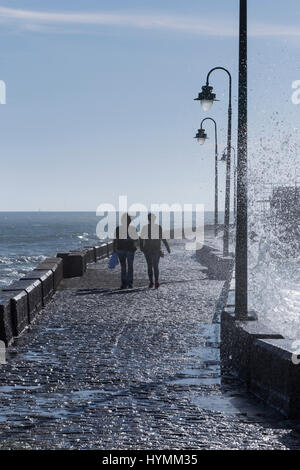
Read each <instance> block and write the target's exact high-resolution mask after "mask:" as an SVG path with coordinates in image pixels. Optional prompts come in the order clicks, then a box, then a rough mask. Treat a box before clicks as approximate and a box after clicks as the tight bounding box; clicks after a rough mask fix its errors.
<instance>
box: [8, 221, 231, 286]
mask: <svg viewBox="0 0 300 470" xmlns="http://www.w3.org/2000/svg"><path fill="white" fill-rule="evenodd" d="M213 219H214V213H213V212H206V213H205V223H206V224H212V223H213ZM99 220H100V218H99V217H97V216H96V214H95V213H94V212H0V288H1V287H3V286H6V285H9V284H10V283H11V282H12V281H14V280H16V279H19V278H20V277H22V275H24V274H26V273H27V272H28V271H30V270H31V269H33V268H34V267H35V266H37V265H38V264H39V263H40V262H41V261H43V260H44V259H45V258H46V257H49V256H56V254H57V253H58V252H62V251H69V250H72V249H79V248H81V247H84V246H85V245H95V244H97V243H99V241H100V240H99V239H98V237H97V235H96V227H97V224H98V222H99ZM222 220H223V214H222V213H221V214H220V222H221V221H222Z"/></svg>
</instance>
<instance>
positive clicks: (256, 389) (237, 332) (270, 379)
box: [221, 273, 300, 419]
mask: <svg viewBox="0 0 300 470" xmlns="http://www.w3.org/2000/svg"><path fill="white" fill-rule="evenodd" d="M294 346H295V345H294V341H293V340H291V339H289V338H284V337H283V336H282V335H281V334H279V333H278V332H276V330H275V329H274V330H273V329H272V328H270V327H268V326H266V325H265V324H264V323H263V322H262V321H261V320H260V319H259V315H257V313H256V312H249V314H248V320H247V321H242V322H241V321H238V319H237V318H236V314H235V278H234V273H233V278H232V281H231V285H230V289H229V293H228V300H227V305H226V307H225V308H224V310H223V312H222V315H221V360H222V365H223V367H230V368H232V369H233V370H235V371H236V373H237V374H238V376H239V377H240V378H241V379H242V380H243V381H244V382H245V383H246V385H247V388H248V390H249V391H250V392H251V393H253V394H254V395H256V396H257V397H259V398H260V399H262V400H263V401H265V402H266V403H267V404H268V405H270V406H271V407H273V408H275V409H276V410H278V411H279V412H281V413H282V414H283V415H284V416H286V417H288V418H292V419H293V418H296V419H299V417H300V365H298V364H297V363H298V362H300V361H297V360H296V361H295V357H296V359H297V356H295V352H296V351H295V347H294ZM293 359H294V360H293Z"/></svg>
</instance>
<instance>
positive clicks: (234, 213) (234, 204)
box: [232, 147, 236, 225]
mask: <svg viewBox="0 0 300 470" xmlns="http://www.w3.org/2000/svg"><path fill="white" fill-rule="evenodd" d="M232 150H233V153H234V172H233V185H234V186H233V217H234V224H235V225H236V152H235V148H234V147H232Z"/></svg>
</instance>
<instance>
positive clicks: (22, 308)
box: [0, 242, 113, 346]
mask: <svg viewBox="0 0 300 470" xmlns="http://www.w3.org/2000/svg"><path fill="white" fill-rule="evenodd" d="M112 249H113V244H112V242H110V243H103V244H101V245H97V246H86V247H84V248H83V249H80V250H76V251H69V252H65V253H58V254H57V256H56V257H55V258H46V259H45V260H44V261H43V262H42V263H41V264H40V265H39V266H37V267H36V268H35V269H33V270H32V271H30V272H29V273H27V274H26V276H24V277H23V278H21V279H20V280H18V281H14V282H13V283H12V284H11V285H9V286H8V287H5V288H3V289H2V290H1V291H0V341H4V343H5V344H6V346H8V345H10V344H11V343H12V342H13V340H14V339H15V338H17V337H18V336H20V335H21V334H22V333H23V332H24V330H25V329H26V328H27V327H28V326H29V325H31V324H32V323H33V322H34V321H35V319H36V317H37V315H38V314H39V313H40V312H41V310H42V308H43V307H44V306H45V305H46V304H47V302H49V300H50V299H51V297H52V296H53V294H54V293H55V291H56V290H57V288H58V286H59V284H60V282H61V281H62V279H63V278H71V277H79V276H83V275H84V273H85V271H86V268H87V265H88V264H89V263H96V262H97V261H99V260H101V259H104V258H107V257H109V256H110V254H111V253H112Z"/></svg>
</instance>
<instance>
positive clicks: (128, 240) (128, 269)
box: [113, 214, 138, 289]
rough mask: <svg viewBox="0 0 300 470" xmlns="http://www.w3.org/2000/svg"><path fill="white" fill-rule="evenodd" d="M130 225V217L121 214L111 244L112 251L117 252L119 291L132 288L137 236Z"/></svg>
mask: <svg viewBox="0 0 300 470" xmlns="http://www.w3.org/2000/svg"><path fill="white" fill-rule="evenodd" d="M130 223H131V217H130V215H129V214H123V216H122V219H121V225H120V226H119V227H117V228H116V233H115V239H114V243H113V250H114V251H115V252H117V254H118V258H119V261H120V265H121V289H126V288H128V289H132V287H133V261H134V254H135V251H136V245H137V243H138V235H137V232H136V230H135V228H134V227H133V226H131V225H130Z"/></svg>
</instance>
